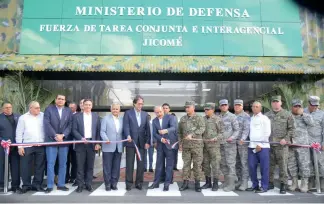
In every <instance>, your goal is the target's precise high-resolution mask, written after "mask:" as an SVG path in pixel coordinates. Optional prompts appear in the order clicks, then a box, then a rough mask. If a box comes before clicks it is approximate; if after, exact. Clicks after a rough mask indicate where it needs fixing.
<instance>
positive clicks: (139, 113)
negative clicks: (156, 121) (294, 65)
mask: <svg viewBox="0 0 324 204" xmlns="http://www.w3.org/2000/svg"><path fill="white" fill-rule="evenodd" d="M134 111H135V114H136V120H137V124H138V127H139V126H141V111H137V110H136V109H135V108H134Z"/></svg>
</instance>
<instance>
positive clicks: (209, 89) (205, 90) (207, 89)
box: [202, 89, 210, 91]
mask: <svg viewBox="0 0 324 204" xmlns="http://www.w3.org/2000/svg"><path fill="white" fill-rule="evenodd" d="M202 91H210V89H203V90H202Z"/></svg>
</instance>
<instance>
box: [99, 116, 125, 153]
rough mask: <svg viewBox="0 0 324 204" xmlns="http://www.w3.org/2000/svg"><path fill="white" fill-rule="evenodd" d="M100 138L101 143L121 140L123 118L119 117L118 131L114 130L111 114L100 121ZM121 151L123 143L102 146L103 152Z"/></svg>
mask: <svg viewBox="0 0 324 204" xmlns="http://www.w3.org/2000/svg"><path fill="white" fill-rule="evenodd" d="M100 136H101V139H102V140H103V141H107V140H108V139H109V141H119V140H122V139H123V118H122V117H120V116H119V129H118V130H116V126H115V122H114V118H113V115H112V114H109V115H107V116H105V117H104V118H103V119H102V121H101V128H100ZM116 147H117V148H118V152H122V151H123V143H110V144H102V151H103V152H115V150H116Z"/></svg>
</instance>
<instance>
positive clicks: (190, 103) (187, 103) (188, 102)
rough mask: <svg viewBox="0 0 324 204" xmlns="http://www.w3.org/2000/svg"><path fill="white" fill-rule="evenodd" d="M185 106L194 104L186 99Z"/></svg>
mask: <svg viewBox="0 0 324 204" xmlns="http://www.w3.org/2000/svg"><path fill="white" fill-rule="evenodd" d="M185 106H195V102H194V101H186V103H185Z"/></svg>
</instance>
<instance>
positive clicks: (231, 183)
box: [223, 176, 235, 192]
mask: <svg viewBox="0 0 324 204" xmlns="http://www.w3.org/2000/svg"><path fill="white" fill-rule="evenodd" d="M227 180H228V181H227V185H226V187H225V188H223V191H225V192H229V191H233V190H235V177H234V176H228V179H227Z"/></svg>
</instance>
